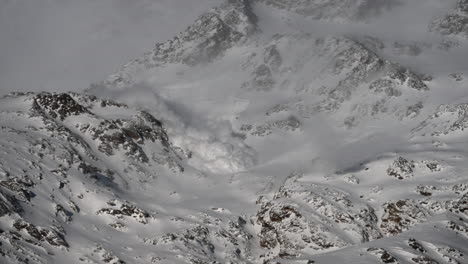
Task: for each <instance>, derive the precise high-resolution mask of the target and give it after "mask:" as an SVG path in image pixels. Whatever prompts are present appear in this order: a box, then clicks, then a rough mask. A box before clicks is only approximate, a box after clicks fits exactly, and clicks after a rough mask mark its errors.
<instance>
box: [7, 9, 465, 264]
mask: <svg viewBox="0 0 468 264" xmlns="http://www.w3.org/2000/svg"><path fill="white" fill-rule="evenodd" d="M467 10H468V1H466V0H458V1H438V0H424V1H423V0H415V1H396V0H395V1H365V0H362V1H338V2H337V1H333V0H321V1H319V0H313V1H301V0H295V1H291V0H289V1H286V0H284V1H283V0H257V1H247V0H228V1H224V2H223V3H221V4H220V5H219V6H218V7H215V8H213V9H210V10H208V11H207V12H206V13H204V14H203V15H202V16H200V17H199V18H198V19H197V20H196V21H195V22H194V23H193V24H192V25H191V26H189V27H188V28H187V29H186V30H185V31H183V32H181V33H179V34H178V35H177V36H176V37H174V38H173V39H171V40H168V41H167V42H164V43H160V44H156V46H155V48H154V49H153V50H151V51H149V52H147V53H145V54H144V55H143V56H142V57H140V58H138V59H136V60H134V61H131V62H129V63H127V64H126V65H124V66H123V67H122V68H121V69H120V70H119V71H117V72H116V73H115V74H113V75H111V76H110V77H109V78H108V79H107V80H105V81H103V82H100V83H97V84H93V85H91V86H90V87H89V88H88V89H87V90H86V91H85V92H84V93H82V94H78V93H46V92H45V93H12V94H9V95H7V96H4V97H3V98H1V99H0V110H1V111H0V115H1V117H0V133H1V136H0V146H1V153H0V262H1V263H164V264H169V263H330V264H334V263H418V264H421V263H460V264H462V263H468V256H467V254H468V176H467V175H468V163H467V160H468V141H466V139H467V138H468V134H467V133H468V132H467V131H465V129H466V128H468V90H467V88H468V87H467V86H468V81H467V78H468V63H466V58H467V56H466V55H467V54H468V39H467V38H466V36H467V33H468V32H467V31H466V28H467V25H468V21H467V20H466V19H464V17H465V16H466V11H467ZM454 14H456V18H455V19H453V17H454V16H455V15H454Z"/></svg>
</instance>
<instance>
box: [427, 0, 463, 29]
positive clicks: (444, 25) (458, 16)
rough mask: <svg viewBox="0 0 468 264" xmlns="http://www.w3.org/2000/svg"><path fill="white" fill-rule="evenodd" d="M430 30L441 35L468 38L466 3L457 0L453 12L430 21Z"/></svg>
mask: <svg viewBox="0 0 468 264" xmlns="http://www.w3.org/2000/svg"><path fill="white" fill-rule="evenodd" d="M430 29H431V30H432V31H436V32H439V33H440V34H443V35H460V36H463V37H468V1H467V0H458V2H457V5H456V7H455V9H454V10H452V11H451V12H450V13H449V14H447V15H446V16H444V17H442V18H437V19H435V20H434V21H432V23H431V24H430Z"/></svg>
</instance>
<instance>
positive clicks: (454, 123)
mask: <svg viewBox="0 0 468 264" xmlns="http://www.w3.org/2000/svg"><path fill="white" fill-rule="evenodd" d="M466 128H468V104H448V105H441V106H439V107H438V109H437V112H436V113H434V114H433V115H431V116H430V117H429V118H427V119H426V120H424V121H423V122H421V123H420V124H419V125H418V126H417V127H416V128H415V129H413V131H412V133H413V134H414V135H416V134H419V135H422V136H425V135H429V136H434V137H438V136H443V135H448V134H450V133H453V132H456V131H464V130H465V129H466Z"/></svg>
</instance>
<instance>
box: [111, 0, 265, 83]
mask: <svg viewBox="0 0 468 264" xmlns="http://www.w3.org/2000/svg"><path fill="white" fill-rule="evenodd" d="M258 30H259V29H258V27H257V17H256V15H255V13H254V12H253V11H252V7H251V5H250V1H248V0H228V1H225V2H224V3H223V4H222V5H220V6H219V7H216V8H213V9H212V10H210V11H208V12H206V13H204V14H203V15H201V16H200V17H199V18H198V19H197V20H196V21H195V22H194V23H193V24H192V25H191V26H189V27H188V28H187V29H186V30H185V31H183V32H182V33H180V34H179V35H177V36H176V37H175V38H174V39H172V40H168V41H166V42H164V43H158V44H156V47H155V48H154V49H153V50H152V51H151V52H148V53H146V54H145V55H144V56H143V57H142V58H139V59H137V60H135V61H133V62H131V63H129V64H127V65H125V66H124V70H122V71H120V72H119V73H117V74H114V75H112V76H111V77H110V78H109V79H108V80H107V81H106V83H105V85H106V86H112V87H128V86H131V85H132V84H133V81H134V80H132V77H133V76H131V74H135V73H137V72H139V71H140V70H142V69H146V70H148V69H151V68H155V67H160V66H163V65H167V64H174V63H176V64H177V63H181V64H186V65H190V66H194V65H196V64H203V63H207V62H210V61H213V60H214V59H216V58H218V57H219V56H220V55H222V54H223V53H224V52H225V51H226V50H227V49H229V48H231V47H232V46H234V45H236V44H240V43H242V42H245V41H246V40H247V39H248V37H250V36H252V35H253V34H254V33H256V32H257V31H258Z"/></svg>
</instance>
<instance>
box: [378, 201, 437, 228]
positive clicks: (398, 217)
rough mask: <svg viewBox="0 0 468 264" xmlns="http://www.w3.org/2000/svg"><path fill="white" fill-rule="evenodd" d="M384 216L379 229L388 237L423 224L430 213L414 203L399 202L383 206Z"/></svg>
mask: <svg viewBox="0 0 468 264" xmlns="http://www.w3.org/2000/svg"><path fill="white" fill-rule="evenodd" d="M383 207H384V215H383V216H382V223H381V224H380V228H381V230H382V232H383V233H384V234H386V235H388V236H391V235H397V234H399V233H401V232H403V231H406V230H408V229H409V228H410V227H412V226H414V225H416V224H418V223H421V222H423V221H424V220H425V219H427V217H428V216H429V215H430V212H429V211H428V210H427V209H425V208H424V207H422V206H421V205H419V204H418V203H417V202H415V201H411V200H400V201H396V202H388V203H385V204H384V205H383Z"/></svg>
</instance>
